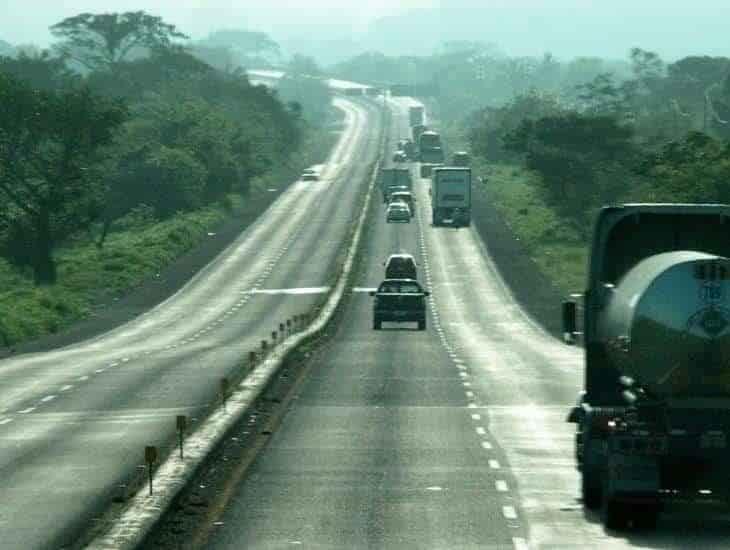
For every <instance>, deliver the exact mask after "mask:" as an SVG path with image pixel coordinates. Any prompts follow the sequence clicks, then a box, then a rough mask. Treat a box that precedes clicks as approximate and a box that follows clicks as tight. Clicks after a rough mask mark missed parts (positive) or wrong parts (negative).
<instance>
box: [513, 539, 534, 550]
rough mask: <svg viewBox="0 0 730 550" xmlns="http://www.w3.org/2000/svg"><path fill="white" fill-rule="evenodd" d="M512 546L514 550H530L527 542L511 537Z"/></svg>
mask: <svg viewBox="0 0 730 550" xmlns="http://www.w3.org/2000/svg"><path fill="white" fill-rule="evenodd" d="M512 544H513V545H514V547H515V550H530V546H529V545H528V544H527V541H526V540H525V539H523V538H521V537H512Z"/></svg>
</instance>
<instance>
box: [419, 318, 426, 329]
mask: <svg viewBox="0 0 730 550" xmlns="http://www.w3.org/2000/svg"><path fill="white" fill-rule="evenodd" d="M418 330H426V320H425V319H424V320H423V321H418Z"/></svg>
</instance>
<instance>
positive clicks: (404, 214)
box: [385, 202, 412, 223]
mask: <svg viewBox="0 0 730 550" xmlns="http://www.w3.org/2000/svg"><path fill="white" fill-rule="evenodd" d="M411 217H412V216H411V209H410V208H408V205H407V204H406V203H404V202H394V203H391V204H390V205H388V210H387V212H386V214H385V221H386V222H387V223H411Z"/></svg>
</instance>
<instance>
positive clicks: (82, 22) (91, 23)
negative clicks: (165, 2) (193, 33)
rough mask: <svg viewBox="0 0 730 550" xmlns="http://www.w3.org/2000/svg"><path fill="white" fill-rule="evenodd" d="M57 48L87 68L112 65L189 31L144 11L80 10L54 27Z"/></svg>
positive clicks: (166, 42)
mask: <svg viewBox="0 0 730 550" xmlns="http://www.w3.org/2000/svg"><path fill="white" fill-rule="evenodd" d="M51 33H52V34H53V36H55V37H56V38H59V39H60V40H61V42H60V43H58V44H57V46H56V47H57V49H58V51H59V52H61V53H62V54H63V55H64V56H67V57H69V58H71V59H73V60H75V61H78V62H79V63H81V64H82V65H83V66H85V67H86V68H87V69H91V70H94V69H102V68H106V69H111V68H112V67H114V66H115V65H117V64H118V63H119V62H121V61H124V60H127V59H129V56H130V55H132V54H133V53H135V52H137V53H138V52H139V51H140V50H155V49H162V48H169V47H171V46H172V45H173V44H174V41H175V40H176V39H186V38H188V37H187V35H185V34H184V33H182V32H180V31H178V30H177V28H176V27H175V25H171V24H169V23H165V22H164V21H163V20H162V18H161V17H157V16H153V15H149V14H147V13H145V12H143V11H134V12H125V13H101V14H93V13H81V14H79V15H75V16H73V17H68V18H66V19H64V20H63V21H61V22H60V23H57V24H55V25H53V26H52V27H51Z"/></svg>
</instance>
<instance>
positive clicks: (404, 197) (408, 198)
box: [390, 191, 416, 217]
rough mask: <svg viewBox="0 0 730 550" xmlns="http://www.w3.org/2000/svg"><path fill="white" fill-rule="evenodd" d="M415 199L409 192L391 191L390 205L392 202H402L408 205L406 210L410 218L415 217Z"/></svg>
mask: <svg viewBox="0 0 730 550" xmlns="http://www.w3.org/2000/svg"><path fill="white" fill-rule="evenodd" d="M415 201H416V199H414V198H413V193H411V192H410V191H393V192H392V193H391V194H390V203H391V204H393V202H404V203H406V204H407V205H408V208H409V209H410V211H411V217H412V216H414V215H415V213H416V211H415V208H414V206H415V205H414V203H415Z"/></svg>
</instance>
